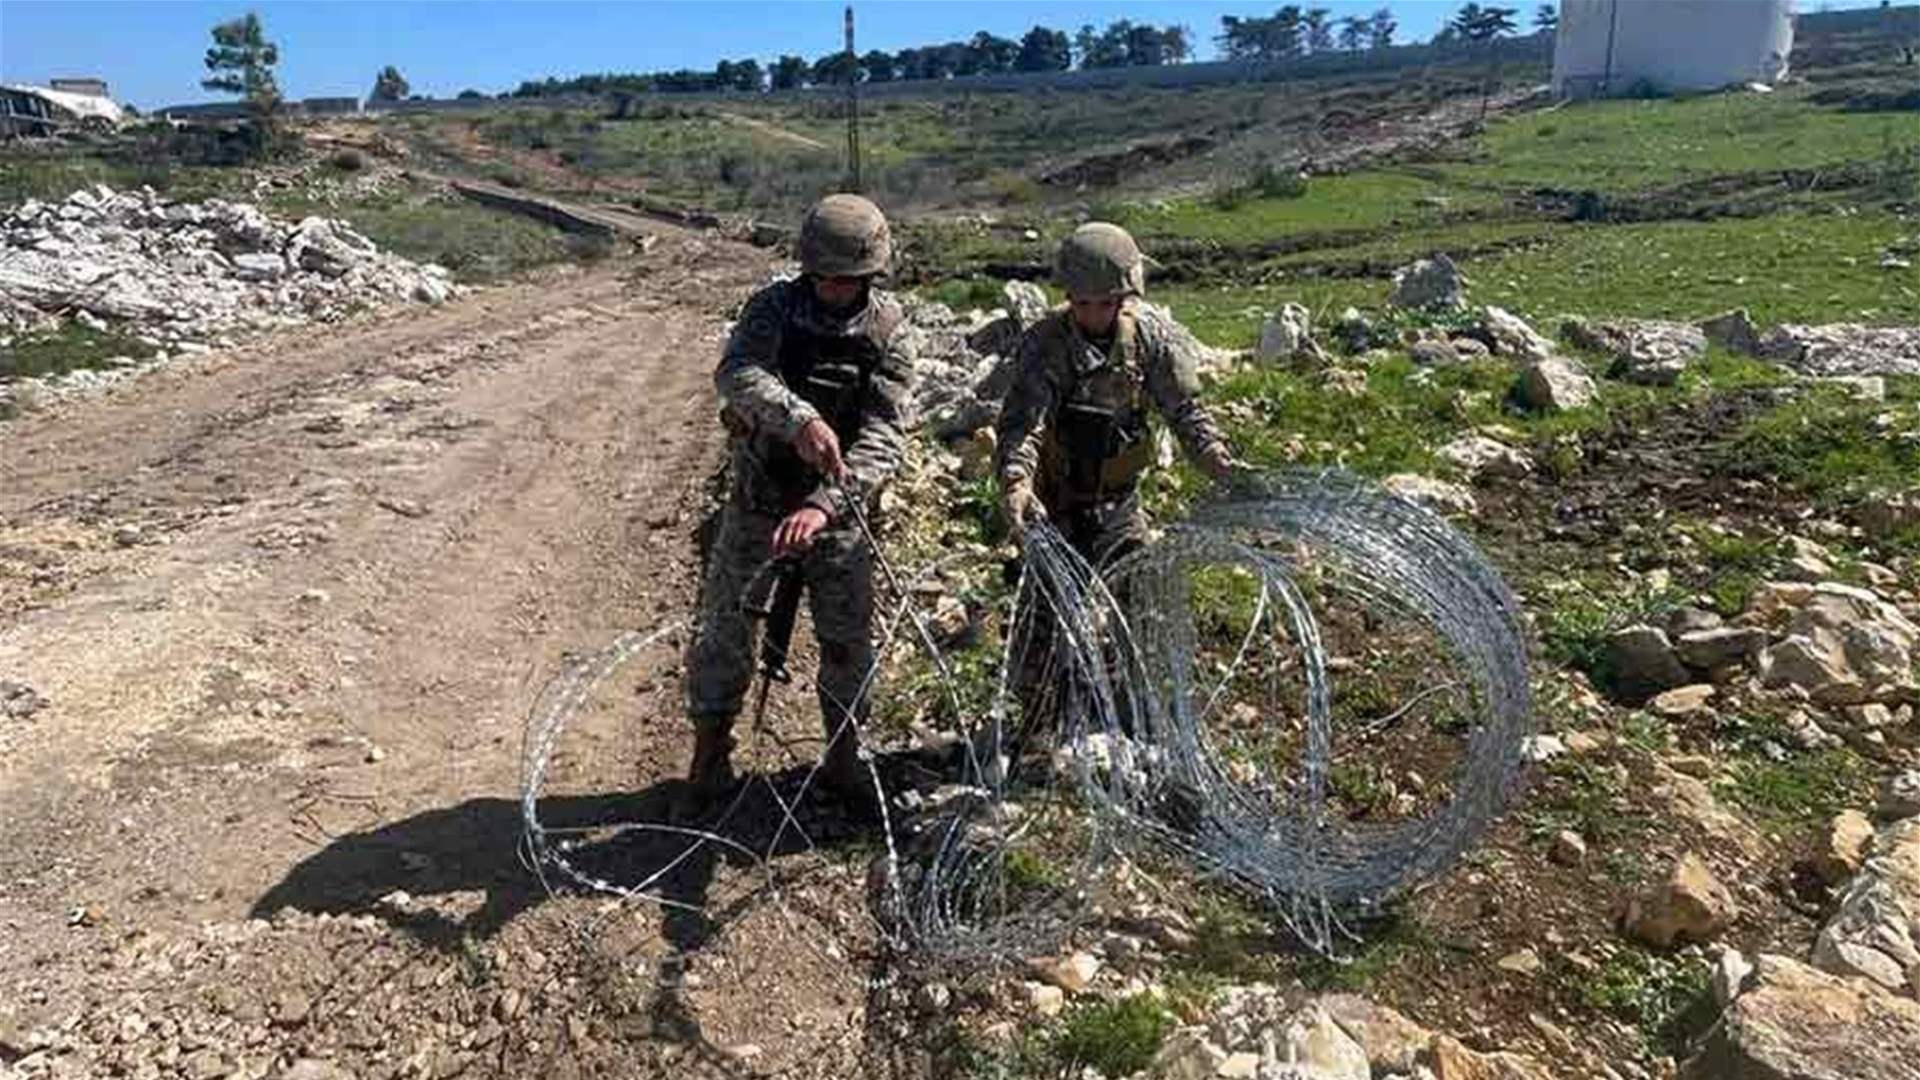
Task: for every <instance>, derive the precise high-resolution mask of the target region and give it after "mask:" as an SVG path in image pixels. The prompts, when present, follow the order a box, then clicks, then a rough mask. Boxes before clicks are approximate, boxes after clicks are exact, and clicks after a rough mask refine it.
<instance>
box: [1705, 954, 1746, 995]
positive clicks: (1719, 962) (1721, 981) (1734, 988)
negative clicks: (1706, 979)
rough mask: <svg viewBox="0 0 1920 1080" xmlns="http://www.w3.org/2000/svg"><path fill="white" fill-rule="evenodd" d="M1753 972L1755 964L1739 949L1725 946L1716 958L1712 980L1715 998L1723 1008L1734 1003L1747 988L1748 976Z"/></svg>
mask: <svg viewBox="0 0 1920 1080" xmlns="http://www.w3.org/2000/svg"><path fill="white" fill-rule="evenodd" d="M1751 974H1753V964H1752V963H1751V962H1749V961H1748V960H1747V958H1746V957H1745V956H1743V955H1741V953H1740V950H1739V949H1734V948H1723V949H1721V950H1720V955H1719V956H1717V957H1715V958H1714V961H1713V973H1712V975H1711V976H1710V980H1711V983H1712V986H1713V1000H1714V1002H1715V1003H1716V1004H1718V1005H1719V1006H1720V1007H1721V1008H1723V1009H1724V1008H1726V1007H1727V1006H1728V1005H1730V1004H1732V1002H1733V999H1734V998H1737V997H1739V996H1740V991H1741V990H1743V989H1745V987H1746V981H1747V976H1749V975H1751Z"/></svg>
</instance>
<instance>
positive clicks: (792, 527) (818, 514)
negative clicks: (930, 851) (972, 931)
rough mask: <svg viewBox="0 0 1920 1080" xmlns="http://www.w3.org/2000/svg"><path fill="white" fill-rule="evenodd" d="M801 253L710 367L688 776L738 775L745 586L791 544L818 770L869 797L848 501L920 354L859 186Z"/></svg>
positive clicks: (807, 227) (900, 408) (889, 442)
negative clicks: (708, 465)
mask: <svg viewBox="0 0 1920 1080" xmlns="http://www.w3.org/2000/svg"><path fill="white" fill-rule="evenodd" d="M799 255H800V266H801V274H800V276H799V277H798V278H795V279H792V280H785V281H778V282H775V283H774V284H772V285H769V286H767V287H766V288H764V289H761V290H760V291H759V292H758V293H755V294H754V295H753V297H752V298H751V299H749V300H748V301H747V304H746V307H745V308H744V309H743V310H742V311H741V314H740V319H739V322H738V323H737V324H735V326H734V329H733V334H732V336H731V337H730V339H729V340H728V342H727V346H726V351H725V353H724V354H723V355H722V357H721V359H720V366H719V368H718V370H717V371H716V372H715V373H714V385H715V387H716V389H717V390H718V391H719V397H720V403H721V419H722V422H723V423H724V424H725V425H726V427H727V430H728V432H729V435H730V440H729V441H730V444H731V455H732V457H731V464H732V486H731V490H730V492H729V496H728V499H727V503H726V505H725V507H724V509H723V510H722V512H721V518H720V527H719V531H718V534H717V536H716V538H715V540H714V544H713V549H712V551H711V553H710V555H709V558H708V565H707V576H706V582H705V586H704V588H703V591H702V609H703V614H702V619H701V626H700V630H699V632H698V634H697V636H696V638H695V640H694V642H693V645H692V646H691V649H690V651H689V654H688V660H687V678H686V689H687V710H688V714H689V716H690V718H691V719H692V721H693V727H694V733H695V746H694V754H693V763H692V766H691V768H690V770H689V777H688V778H689V780H690V781H691V782H692V784H693V785H694V790H695V792H696V793H698V794H700V795H704V796H709V797H710V796H712V795H715V794H718V793H720V792H722V791H725V790H726V789H727V788H729V787H731V786H732V784H733V766H732V759H731V754H732V750H733V746H734V739H733V724H734V719H735V717H736V716H737V715H738V714H739V712H740V706H741V704H742V701H743V700H744V698H745V695H746V692H747V689H748V687H749V685H750V683H751V682H752V678H753V656H752V650H751V638H752V628H751V626H750V624H749V622H748V616H747V613H746V612H745V610H744V609H743V600H744V599H745V598H746V593H747V591H748V587H749V585H750V584H751V583H752V582H753V581H754V580H755V579H756V578H757V577H759V576H760V575H761V572H762V570H763V569H764V568H765V567H766V566H767V565H768V563H769V561H770V560H772V559H792V560H795V561H797V564H798V565H797V572H798V573H799V575H800V579H801V581H802V582H804V586H805V590H806V594H807V597H808V600H809V607H810V609H811V612H812V616H813V630H814V637H815V639H816V640H817V642H818V643H819V648H820V666H819V674H818V680H817V682H818V689H819V698H820V706H821V710H822V713H823V715H824V719H825V723H826V729H827V736H828V739H829V745H828V751H827V754H826V758H825V761H824V764H823V768H822V772H821V777H822V779H823V781H824V782H825V783H826V784H827V785H829V786H830V787H832V788H834V789H836V790H837V791H838V792H839V793H840V794H842V795H843V796H844V797H846V798H847V799H848V800H849V801H851V802H854V803H856V804H857V805H859V806H860V807H862V808H870V807H871V806H872V799H873V796H874V794H875V793H874V792H873V791H872V790H871V786H870V785H869V784H867V783H865V782H864V780H865V776H864V769H863V768H862V767H861V766H860V763H859V760H858V757H857V747H856V745H855V732H854V725H853V724H849V723H848V722H847V721H848V720H849V719H852V720H854V721H856V722H857V721H858V720H859V719H861V716H862V712H863V710H864V702H865V700H866V697H867V695H866V693H865V684H866V682H867V678H868V672H869V669H870V668H871V667H872V666H873V645H872V636H871V628H872V615H873V552H872V551H871V550H870V549H869V546H868V544H867V542H866V540H865V539H864V537H863V535H862V533H861V531H860V530H859V529H858V528H857V527H855V525H854V522H853V518H852V514H853V511H854V504H853V500H855V499H861V500H866V501H867V502H866V507H867V508H868V509H871V507H872V501H873V500H874V499H876V498H877V496H878V493H879V490H880V488H881V487H882V486H883V485H884V484H885V483H886V481H887V480H888V479H889V478H890V477H891V476H892V475H893V472H894V470H895V468H896V467H897V466H898V465H899V462H900V455H901V450H902V447H903V446H904V443H905V439H906V432H907V429H908V427H909V426H910V424H911V416H910V409H911V395H912V385H913V377H914V376H913V363H912V360H911V358H910V357H909V356H907V355H906V354H905V353H903V352H902V351H901V350H900V349H899V347H898V344H897V341H896V338H895V331H896V330H897V329H898V327H899V326H900V324H901V321H902V319H901V311H900V305H899V302H898V301H896V300H895V299H894V298H893V297H892V296H891V295H890V294H888V293H886V292H885V291H883V290H881V289H879V288H877V287H876V286H875V284H874V281H875V279H876V278H878V277H880V276H881V275H883V274H885V273H886V271H887V266H888V262H889V260H890V258H891V255H892V241H891V237H890V235H889V233H888V229H887V220H886V218H885V216H884V215H882V214H881V212H880V209H879V208H878V207H876V206H875V205H874V204H873V203H871V202H868V201H867V200H866V199H863V198H861V197H860V196H858V195H830V196H828V197H826V198H825V199H822V200H821V201H820V202H819V203H817V204H815V205H814V207H813V208H812V209H811V210H809V211H808V212H807V216H806V220H805V221H804V223H803V224H802V226H801V229H800V239H799ZM836 736H837V737H836Z"/></svg>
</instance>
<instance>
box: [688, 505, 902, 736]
mask: <svg viewBox="0 0 1920 1080" xmlns="http://www.w3.org/2000/svg"><path fill="white" fill-rule="evenodd" d="M779 523H780V519H779V518H777V517H773V516H770V515H767V514H762V513H757V512H755V511H753V510H750V509H746V508H743V507H742V506H740V505H739V503H738V502H729V503H728V504H727V506H726V508H725V509H723V510H722V511H721V517H720V529H719V532H718V534H717V535H716V536H715V538H714V542H713V550H712V552H711V554H710V555H709V557H708V560H707V576H706V582H705V584H704V586H703V587H702V589H701V597H702V599H701V618H700V629H699V632H698V633H697V634H696V635H695V636H694V640H693V644H692V645H691V646H690V647H689V649H688V651H687V678H686V691H687V713H688V715H689V716H690V717H691V718H692V720H693V722H694V723H695V724H696V725H714V726H718V727H722V728H729V729H730V728H731V727H732V725H733V720H734V718H735V717H737V716H738V715H739V714H740V706H741V703H742V702H743V701H744V700H745V699H746V694H747V690H748V688H749V687H750V686H751V685H752V683H753V677H754V672H755V669H756V666H757V665H756V658H755V655H754V651H753V639H754V633H753V631H754V627H753V623H752V619H751V616H749V615H748V613H747V612H746V610H745V609H744V606H743V602H744V601H746V600H748V599H749V597H748V595H747V593H748V589H749V587H750V586H753V585H755V584H756V577H758V578H759V579H760V581H759V584H765V578H766V575H765V574H764V573H762V571H763V570H764V568H765V567H766V565H767V562H768V560H769V559H770V558H771V556H772V542H773V531H774V528H775V527H776V526H777V525H778V524H779ZM800 571H801V577H802V580H803V581H804V582H805V584H806V596H807V603H808V610H809V612H810V613H811V615H812V617H813V636H814V640H815V641H816V642H817V643H818V644H819V647H820V666H819V672H818V676H817V678H816V684H817V686H818V688H819V698H820V712H821V716H822V718H823V720H824V722H825V724H826V732H827V734H829V735H832V734H833V733H834V732H835V731H838V730H839V729H840V728H841V726H842V723H843V721H844V720H845V719H846V718H847V716H848V711H849V706H851V707H852V715H853V717H854V719H855V720H856V721H864V720H865V719H866V714H867V696H866V695H865V694H864V693H862V690H863V688H865V687H866V684H867V679H868V672H869V669H871V668H872V667H873V656H874V648H873V550H872V548H871V547H869V546H868V544H867V542H866V539H865V538H864V537H862V536H861V535H860V534H859V533H858V532H857V531H855V530H853V529H851V528H828V529H823V530H821V531H820V532H819V533H818V534H817V535H815V536H814V538H813V545H812V547H810V548H809V549H808V550H807V551H806V552H805V553H804V554H803V555H801V557H800ZM752 599H755V600H759V599H761V598H760V597H754V598H752ZM852 745H853V744H852V742H851V741H844V742H841V741H836V742H835V744H834V748H835V749H836V750H839V749H840V748H841V747H842V746H845V747H849V748H850V747H851V746H852Z"/></svg>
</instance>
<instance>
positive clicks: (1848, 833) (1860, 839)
mask: <svg viewBox="0 0 1920 1080" xmlns="http://www.w3.org/2000/svg"><path fill="white" fill-rule="evenodd" d="M1872 843H1873V822H1871V821H1869V820H1867V815H1865V814H1863V813H1861V812H1860V811H1858V810H1842V811H1840V813H1838V814H1836V815H1834V818H1833V820H1832V821H1829V822H1827V827H1826V828H1825V829H1823V830H1821V833H1820V839H1819V843H1818V844H1817V845H1816V846H1815V848H1814V852H1813V857H1812V858H1811V859H1810V860H1809V862H1810V863H1811V865H1812V866H1813V870H1814V873H1816V874H1818V875H1819V876H1820V880H1822V881H1824V882H1826V883H1827V884H1829V885H1838V884H1840V883H1841V882H1843V881H1845V880H1847V879H1848V878H1850V877H1852V876H1853V875H1854V874H1855V873H1857V872H1859V870H1860V865H1861V864H1862V863H1864V862H1866V860H1867V847H1868V846H1869V845H1870V844H1872Z"/></svg>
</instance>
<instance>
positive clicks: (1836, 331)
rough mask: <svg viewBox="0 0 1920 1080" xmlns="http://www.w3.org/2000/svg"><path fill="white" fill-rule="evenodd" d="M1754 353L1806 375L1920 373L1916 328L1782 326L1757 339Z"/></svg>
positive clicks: (1919, 338)
mask: <svg viewBox="0 0 1920 1080" xmlns="http://www.w3.org/2000/svg"><path fill="white" fill-rule="evenodd" d="M1755 352H1756V353H1757V354H1758V355H1759V356H1760V357H1761V358H1762V359H1765V360H1772V361H1774V362H1776V363H1779V364H1784V365H1786V366H1787V367H1790V368H1792V369H1794V370H1795V371H1798V372H1800V373H1802V374H1805V375H1819V376H1832V375H1916V374H1920V327H1915V326H1862V325H1860V324H1857V323H1836V324H1833V325H1829V326H1800V325H1794V324H1784V325H1781V326H1776V327H1773V328H1772V329H1770V330H1768V331H1767V332H1766V333H1764V334H1762V335H1760V339H1759V342H1758V344H1757V346H1756V347H1755Z"/></svg>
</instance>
